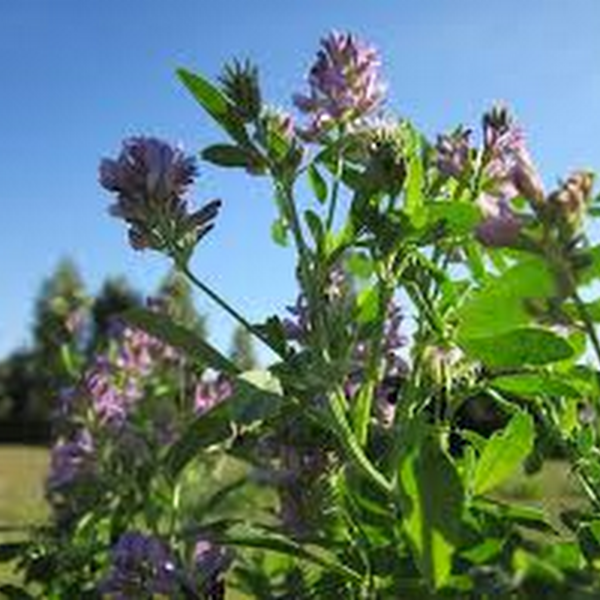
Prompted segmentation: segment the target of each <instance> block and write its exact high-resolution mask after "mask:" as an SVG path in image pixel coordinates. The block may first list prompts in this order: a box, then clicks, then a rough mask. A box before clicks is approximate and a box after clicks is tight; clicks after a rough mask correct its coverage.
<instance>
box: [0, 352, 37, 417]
mask: <svg viewBox="0 0 600 600" xmlns="http://www.w3.org/2000/svg"><path fill="white" fill-rule="evenodd" d="M40 383H41V382H40V378H39V377H37V376H36V372H35V363H34V357H33V353H32V352H31V351H29V350H17V351H15V352H13V353H12V354H11V355H10V356H8V357H7V358H6V359H5V360H4V361H3V362H2V363H1V364H0V399H1V400H0V403H1V404H2V414H1V415H0V416H1V417H2V419H4V420H7V421H12V422H14V421H25V420H27V419H28V418H29V417H30V416H31V415H29V414H28V413H29V411H30V410H31V408H32V406H31V404H32V403H31V402H30V399H31V398H32V397H34V396H35V394H36V393H37V392H38V391H39V386H40Z"/></svg>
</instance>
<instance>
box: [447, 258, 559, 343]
mask: <svg viewBox="0 0 600 600" xmlns="http://www.w3.org/2000/svg"><path fill="white" fill-rule="evenodd" d="M553 295H555V281H554V276H553V274H552V272H551V270H550V268H549V267H548V265H547V264H546V263H545V262H544V261H543V260H542V259H540V258H537V257H530V258H527V259H524V260H522V261H521V262H519V263H517V264H516V265H515V266H514V267H511V268H510V269H508V270H507V271H505V272H504V273H503V274H502V275H500V276H499V277H492V278H490V279H489V280H488V281H487V282H486V283H485V284H484V285H483V287H481V288H480V289H479V290H476V291H475V292H474V293H472V294H471V296H470V297H469V298H468V299H467V300H466V301H465V303H464V304H463V305H462V306H461V307H459V309H458V311H457V318H458V322H459V325H458V331H457V334H458V337H459V339H466V338H478V337H490V336H492V335H497V334H501V333H506V332H507V331H510V330H513V329H516V328H517V327H521V326H523V325H527V324H528V323H529V322H530V321H531V316H530V313H529V311H528V309H527V303H528V302H531V301H534V300H539V299H544V298H548V297H551V296H553Z"/></svg>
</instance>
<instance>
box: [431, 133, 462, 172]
mask: <svg viewBox="0 0 600 600" xmlns="http://www.w3.org/2000/svg"><path fill="white" fill-rule="evenodd" d="M470 137H471V130H470V129H462V127H459V128H458V129H457V130H456V131H454V132H453V133H451V134H442V135H439V136H438V138H437V143H436V145H435V163H436V166H437V168H438V171H439V172H440V173H441V174H442V175H445V176H446V177H454V178H455V179H460V178H461V177H462V176H463V175H464V174H465V172H466V170H467V168H468V166H469V155H470V153H471V145H470V140H469V138H470Z"/></svg>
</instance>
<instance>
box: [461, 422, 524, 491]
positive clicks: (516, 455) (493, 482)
mask: <svg viewBox="0 0 600 600" xmlns="http://www.w3.org/2000/svg"><path fill="white" fill-rule="evenodd" d="M534 436H535V427H534V424H533V418H532V417H531V415H530V414H529V413H527V412H519V413H517V414H516V415H515V416H514V417H513V418H512V419H511V420H510V421H509V423H508V425H507V426H506V428H505V429H504V430H503V431H500V432H497V433H495V434H494V435H493V436H492V437H491V438H490V439H489V440H488V442H487V444H486V446H485V449H484V451H483V453H482V455H481V457H480V458H479V461H478V462H477V466H476V468H475V475H474V481H473V492H474V493H475V494H476V495H478V494H484V493H485V492H488V491H489V490H491V489H493V488H495V487H497V486H498V485H500V484H501V483H503V482H504V481H506V480H507V479H508V478H509V477H510V476H511V475H512V474H513V473H514V472H515V471H516V469H517V468H518V467H519V465H520V464H521V463H522V462H523V460H524V459H525V458H526V456H527V455H528V454H529V453H530V452H531V450H532V449H533V442H534Z"/></svg>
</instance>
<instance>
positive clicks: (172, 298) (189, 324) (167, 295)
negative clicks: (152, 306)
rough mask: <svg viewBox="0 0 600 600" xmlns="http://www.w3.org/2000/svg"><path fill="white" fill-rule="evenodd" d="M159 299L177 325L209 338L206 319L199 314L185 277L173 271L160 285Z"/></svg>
mask: <svg viewBox="0 0 600 600" xmlns="http://www.w3.org/2000/svg"><path fill="white" fill-rule="evenodd" d="M157 297H158V299H159V300H161V301H162V302H164V304H165V307H166V310H167V312H168V313H169V315H170V316H171V317H172V318H173V320H174V321H175V322H176V323H178V324H179V325H182V326H184V327H186V328H187V329H190V330H192V331H194V332H196V333H197V334H198V335H199V336H200V337H202V338H206V337H207V333H208V332H207V324H206V317H205V316H204V315H201V314H200V313H199V312H198V310H197V308H196V305H195V303H194V296H193V292H192V287H191V285H190V283H189V282H188V280H187V279H186V278H185V276H184V275H182V274H181V273H179V272H178V271H176V270H173V269H171V270H170V271H169V272H168V273H167V275H166V276H165V278H164V279H163V280H162V282H161V283H160V285H159V288H158V292H157Z"/></svg>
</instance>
